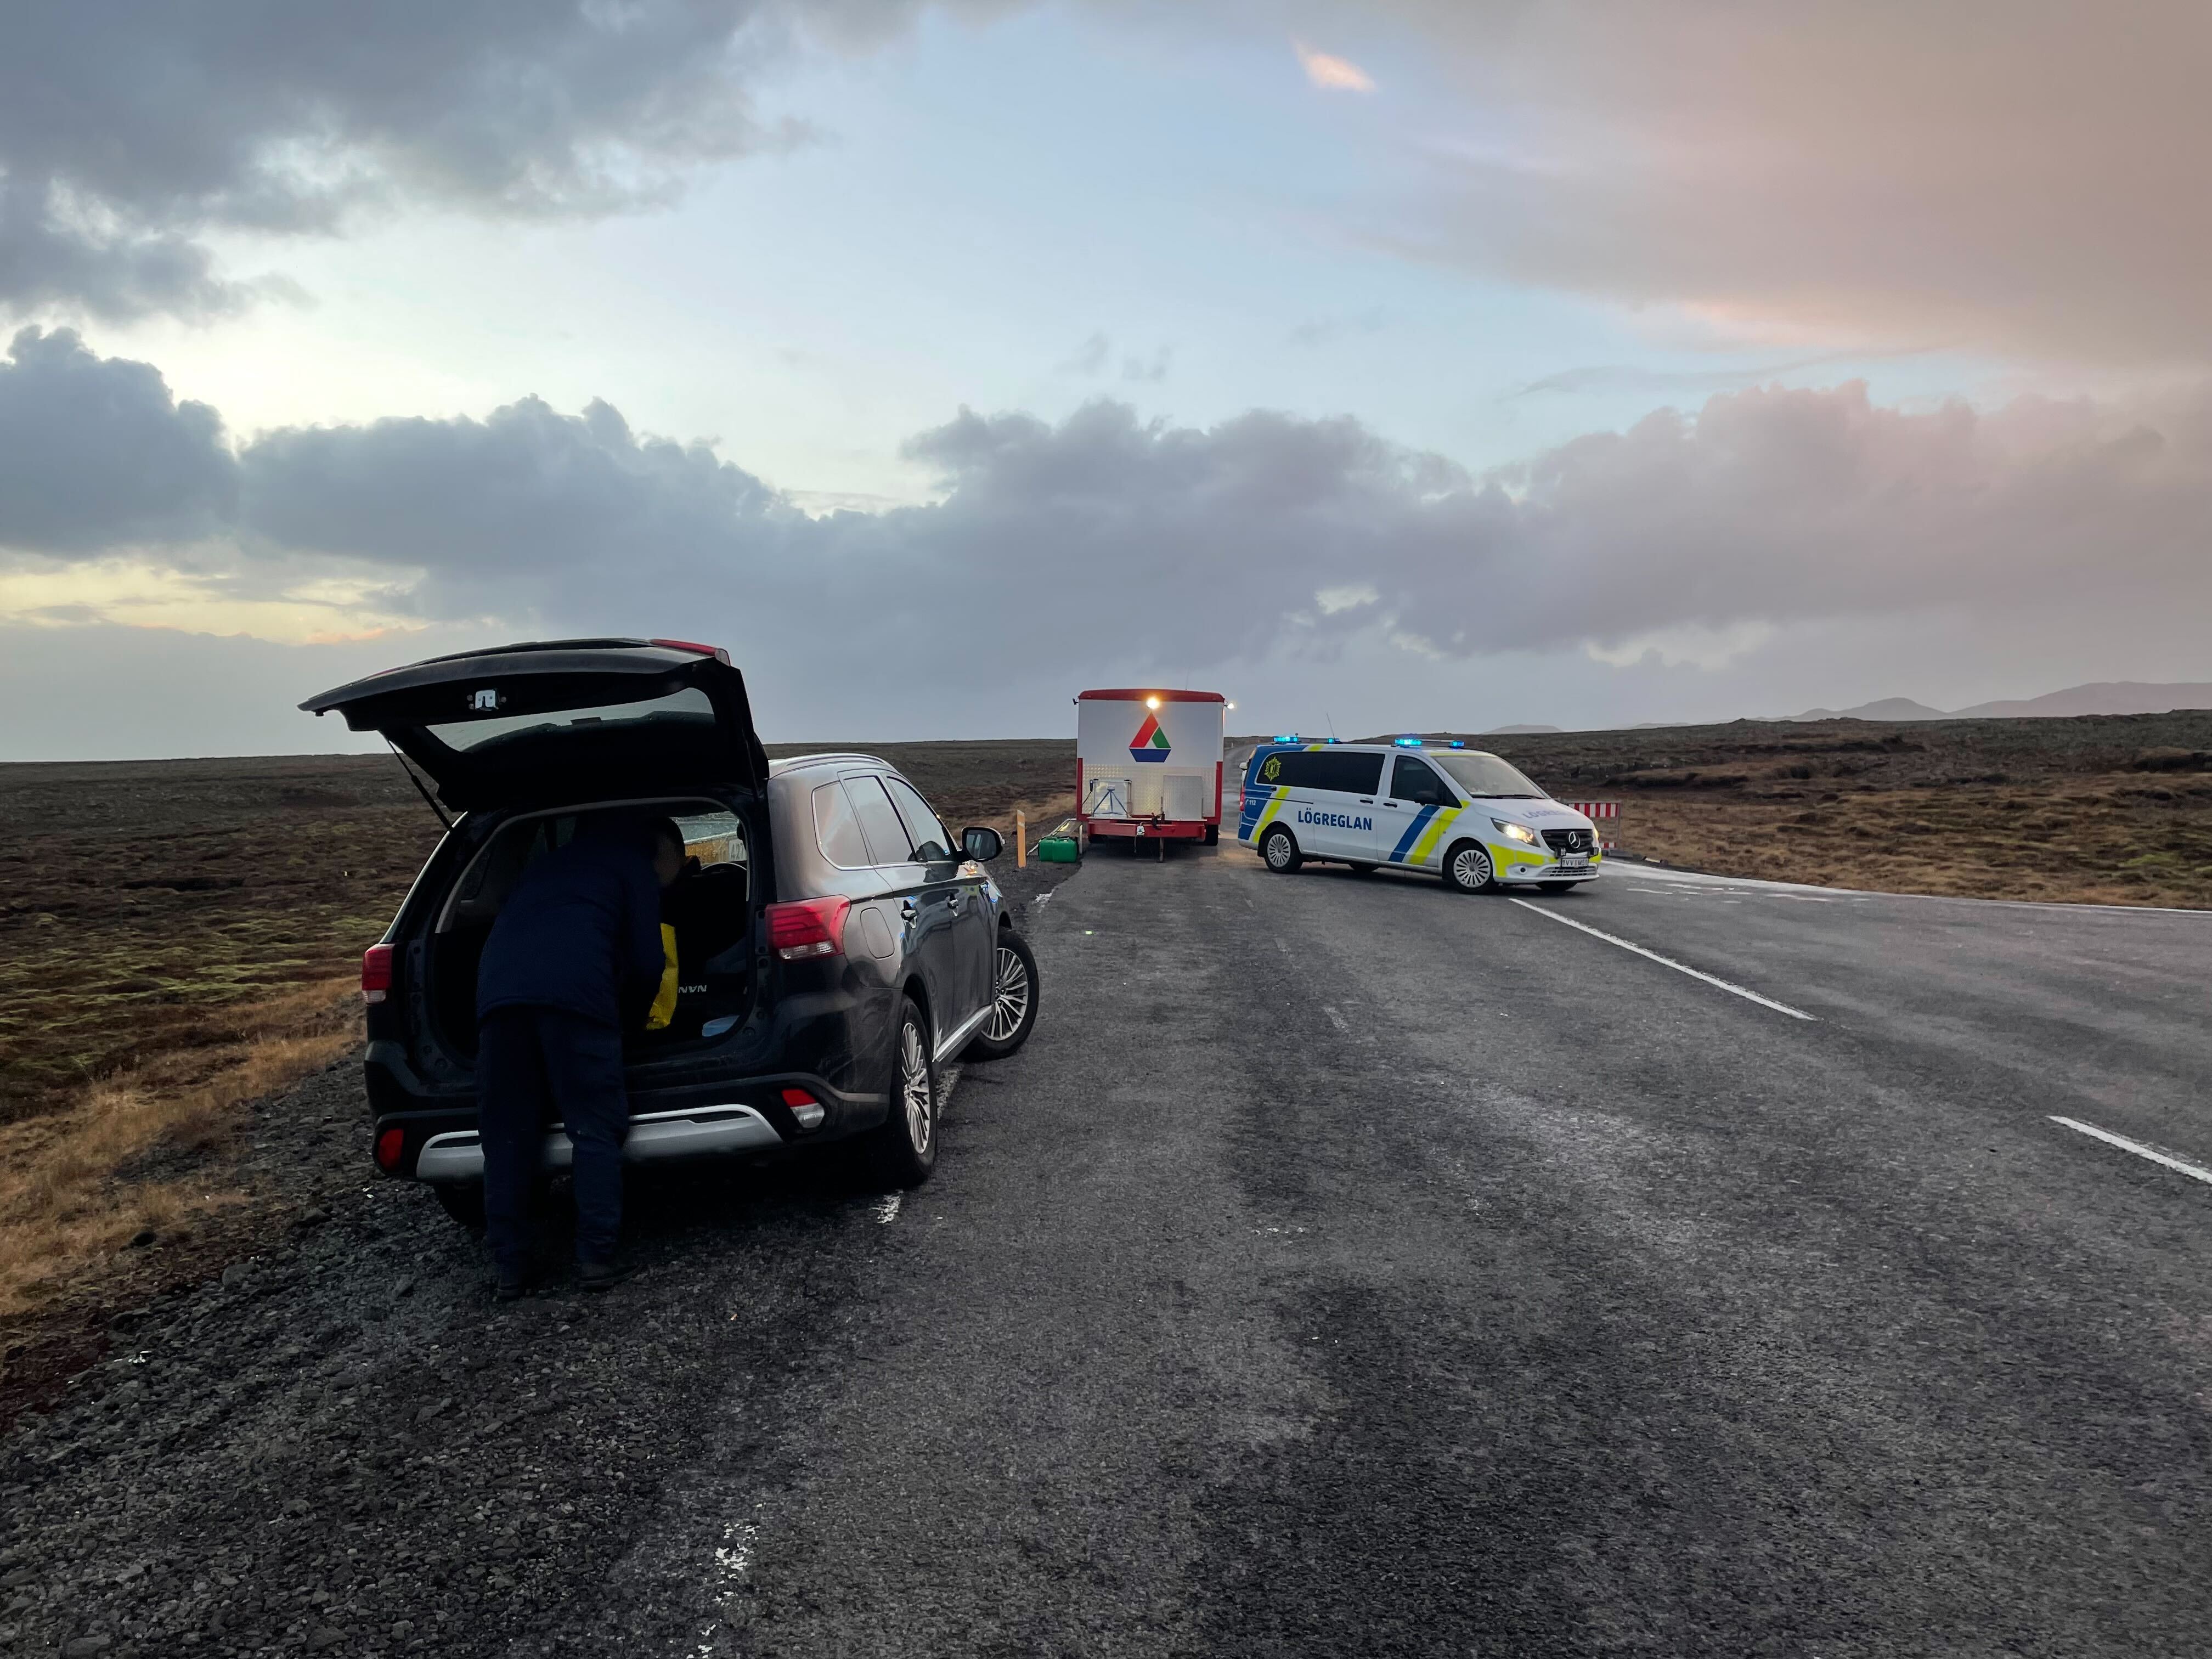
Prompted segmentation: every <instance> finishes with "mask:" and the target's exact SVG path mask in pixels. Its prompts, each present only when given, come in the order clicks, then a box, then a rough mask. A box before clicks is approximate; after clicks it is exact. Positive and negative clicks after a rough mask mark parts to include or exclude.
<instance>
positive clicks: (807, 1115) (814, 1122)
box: [783, 1089, 829, 1129]
mask: <svg viewBox="0 0 2212 1659" xmlns="http://www.w3.org/2000/svg"><path fill="white" fill-rule="evenodd" d="M783 1103H784V1104H785V1105H787V1106H788V1107H790V1108H791V1115H792V1116H793V1117H795V1118H797V1119H798V1120H799V1127H800V1128H802V1129H818V1128H820V1127H822V1120H823V1118H825V1117H827V1116H829V1108H828V1107H826V1106H824V1105H823V1103H821V1102H820V1101H818V1100H817V1099H815V1097H813V1096H812V1095H811V1094H809V1093H807V1092H806V1091H805V1090H804V1089H786V1090H785V1091H783Z"/></svg>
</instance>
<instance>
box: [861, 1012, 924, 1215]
mask: <svg viewBox="0 0 2212 1659" xmlns="http://www.w3.org/2000/svg"><path fill="white" fill-rule="evenodd" d="M938 1099H939V1097H938V1086H937V1062H936V1060H934V1059H933V1058H932V1057H931V1054H930V1043H929V1021H928V1020H927V1019H926V1018H923V1016H922V1012H921V1005H920V1004H919V1003H917V1002H915V1000H914V999H913V998H912V997H907V998H904V999H902V1004H901V1007H900V1010H899V1019H898V1024H896V1027H894V1028H893V1033H892V1036H891V1065H890V1111H889V1112H887V1113H885V1114H884V1121H882V1122H881V1123H880V1124H878V1125H877V1126H876V1127H874V1128H872V1129H871V1130H869V1131H868V1133H866V1134H865V1135H863V1136H862V1137H861V1138H860V1155H861V1159H862V1162H863V1164H865V1166H866V1170H867V1174H868V1176H869V1179H870V1180H871V1181H872V1182H875V1183H876V1184H877V1185H879V1186H884V1187H892V1188H907V1187H919V1186H921V1183H922V1182H925V1181H927V1180H928V1179H929V1172H930V1171H931V1170H934V1169H935V1168H936V1167H937V1143H938V1131H939V1127H941V1126H940V1125H939V1121H938Z"/></svg>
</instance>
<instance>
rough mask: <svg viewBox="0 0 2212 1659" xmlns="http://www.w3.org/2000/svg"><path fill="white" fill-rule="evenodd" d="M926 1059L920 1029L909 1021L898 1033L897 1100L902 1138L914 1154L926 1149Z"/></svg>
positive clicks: (927, 1087) (928, 1092) (927, 1062)
mask: <svg viewBox="0 0 2212 1659" xmlns="http://www.w3.org/2000/svg"><path fill="white" fill-rule="evenodd" d="M929 1096H930V1089H929V1056H928V1055H927V1054H925V1053H924V1052H923V1050H922V1046H921V1027H919V1026H917V1025H916V1024H914V1022H913V1021H911V1020H909V1021H908V1022H907V1025H906V1029H905V1030H902V1032H900V1033H899V1099H900V1102H901V1103H902V1104H903V1105H904V1106H905V1108H906V1137H907V1139H908V1141H910V1142H912V1143H913V1146H914V1149H915V1152H928V1150H929V1137H930V1135H931V1133H932V1129H931V1126H930V1098H929Z"/></svg>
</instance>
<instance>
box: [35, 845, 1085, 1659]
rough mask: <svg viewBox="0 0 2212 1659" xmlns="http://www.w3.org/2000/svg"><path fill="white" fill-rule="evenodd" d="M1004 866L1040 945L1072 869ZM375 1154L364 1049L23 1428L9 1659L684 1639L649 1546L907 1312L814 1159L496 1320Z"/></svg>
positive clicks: (872, 1243)
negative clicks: (878, 1277) (886, 1304)
mask: <svg viewBox="0 0 2212 1659" xmlns="http://www.w3.org/2000/svg"><path fill="white" fill-rule="evenodd" d="M993 873H994V876H995V877H997V878H999V879H1000V884H1001V885H1002V887H1004V888H1005V889H1006V891H1007V896H1008V899H1009V901H1010V902H1011V903H1012V905H1013V907H1014V914H1015V915H1016V917H1017V920H1018V922H1020V923H1022V924H1023V925H1027V923H1028V922H1029V921H1030V920H1031V919H1033V918H1035V917H1036V916H1037V915H1038V914H1039V913H1038V909H1037V907H1038V905H1039V902H1040V901H1042V900H1044V899H1045V896H1046V895H1047V894H1048V893H1050V892H1051V891H1052V890H1053V889H1054V887H1055V886H1057V885H1058V884H1059V883H1060V882H1061V881H1063V880H1065V879H1066V878H1067V876H1068V875H1069V874H1071V873H1073V872H1072V871H1071V870H1070V869H1069V867H1068V866H1036V865H1032V866H1030V869H1029V870H1027V871H1015V870H1013V869H1012V865H1011V861H1010V860H1009V861H1006V867H1005V868H1004V869H1003V870H1001V869H1000V868H999V867H998V866H994V870H993ZM1050 994H1051V991H1050V987H1049V986H1048V989H1047V995H1048V997H1049V996H1050ZM1047 1006H1048V1009H1049V1006H1050V1004H1049V1002H1048V1005H1047ZM952 1110H953V1113H954V1115H955V1116H954V1121H955V1123H956V1124H957V1114H958V1112H959V1110H960V1106H959V1103H958V1102H957V1092H956V1097H955V1103H954V1105H953V1108H952ZM958 1156H959V1152H958V1149H957V1144H956V1146H954V1148H953V1150H952V1151H951V1152H950V1153H949V1157H950V1158H954V1159H957V1158H958ZM240 1158H241V1159H242V1162H243V1164H244V1166H245V1168H246V1170H248V1171H250V1172H252V1174H253V1175H254V1176H255V1177H256V1178H257V1179H258V1180H259V1181H260V1182H262V1183H263V1184H264V1186H265V1188H266V1192H267V1202H266V1204H265V1206H264V1207H262V1208H259V1209H258V1210H257V1211H256V1212H255V1215H256V1217H257V1218H258V1225H256V1226H254V1227H249V1228H242V1229H240V1230H239V1231H236V1232H234V1233H233V1234H230V1235H228V1236H226V1237H224V1238H223V1239H222V1241H221V1242H222V1243H225V1244H227V1245H228V1248H229V1249H230V1250H231V1251H232V1253H233V1255H232V1259H230V1260H229V1261H228V1262H224V1261H222V1260H221V1259H220V1258H219V1257H216V1256H213V1255H206V1254H203V1255H201V1256H200V1257H198V1258H197V1260H200V1261H204V1263H205V1265H206V1268H207V1272H206V1274H205V1276H204V1277H203V1278H202V1279H199V1280H198V1281H197V1282H196V1283H193V1284H191V1285H189V1286H188V1287H185V1288H183V1289H177V1290H172V1291H167V1292H166V1293H163V1294H160V1295H157V1296H155V1297H153V1298H152V1299H150V1300H149V1301H148V1302H146V1303H144V1304H142V1305H138V1306H136V1307H134V1308H131V1309H129V1310H125V1311H124V1312H122V1313H121V1314H120V1315H119V1316H117V1317H116V1318H115V1319H113V1320H112V1322H110V1323H109V1324H108V1326H107V1327H106V1329H105V1330H102V1331H99V1332H96V1333H95V1332H91V1331H87V1332H82V1333H80V1334H79V1335H80V1337H81V1339H82V1340H81V1341H80V1343H79V1345H78V1346H76V1347H74V1348H72V1349H71V1350H70V1352H69V1353H68V1355H67V1356H66V1358H68V1359H69V1360H70V1362H72V1363H74V1364H83V1365H85V1366H86V1369H84V1370H82V1371H81V1372H79V1374H78V1375H76V1377H75V1378H74V1380H73V1381H70V1382H69V1383H66V1384H64V1383H59V1382H58V1379H50V1380H52V1382H53V1388H52V1392H53V1393H55V1394H58V1396H59V1397H58V1400H57V1401H55V1402H54V1403H53V1404H52V1408H51V1409H50V1410H46V1411H43V1412H32V1413H26V1414H25V1415H23V1416H22V1417H21V1418H20V1419H18V1420H17V1421H16V1423H15V1425H14V1427H13V1429H12V1431H10V1432H9V1433H8V1434H7V1436H6V1437H5V1439H4V1440H0V1650H6V1651H20V1652H35V1653H66V1654H70V1655H76V1656H84V1655H91V1654H95V1653H96V1654H103V1655H107V1656H110V1659H124V1656H131V1655H143V1656H149V1659H150V1656H155V1655H162V1656H167V1655H172V1654H175V1653H179V1652H185V1651H203V1652H222V1653H243V1654H254V1653H294V1652H299V1651H301V1650H307V1651H317V1650H329V1651H337V1652H343V1653H347V1654H349V1655H350V1654H362V1655H369V1654H384V1653H390V1654H406V1653H437V1654H441V1655H455V1654H487V1655H490V1654H498V1655H508V1654H529V1653H545V1652H566V1651H577V1652H593V1653H598V1652H605V1651H608V1650H612V1649H616V1648H624V1649H627V1648H628V1647H629V1646H631V1645H633V1644H636V1643H638V1642H641V1641H647V1642H648V1644H649V1641H650V1640H654V1639H663V1638H665V1640H667V1641H670V1642H674V1641H677V1640H678V1638H680V1637H681V1636H682V1634H683V1633H684V1629H685V1628H686V1625H685V1621H686V1620H691V1619H692V1618H693V1617H694V1616H695V1614H696V1610H697V1608H698V1607H699V1605H700V1603H701V1597H702V1589H701V1588H700V1587H701V1585H702V1583H703V1582H704V1581H703V1579H702V1577H700V1576H699V1574H698V1573H697V1572H695V1571H691V1570H690V1568H689V1567H688V1566H687V1567H686V1568H685V1569H684V1571H680V1572H678V1573H677V1575H676V1577H675V1578H674V1579H673V1580H671V1581H669V1582H668V1583H664V1582H663V1580H664V1578H665V1577H666V1572H665V1571H662V1570H661V1569H659V1568H657V1567H654V1566H653V1565H648V1564H645V1563H643V1562H642V1561H641V1560H640V1559H631V1558H632V1556H633V1551H634V1548H635V1543H636V1541H637V1540H638V1539H639V1538H641V1536H645V1535H647V1534H651V1533H653V1531H654V1530H655V1528H657V1527H659V1525H660V1524H661V1523H662V1522H664V1521H665V1514H666V1512H667V1511H668V1510H669V1509H670V1507H671V1505H675V1504H678V1503H679V1501H680V1489H682V1488H683V1487H684V1486H685V1484H686V1483H688V1482H690V1481H692V1480H696V1473H697V1472H698V1471H700V1470H703V1469H713V1468H719V1467H720V1466H721V1465H722V1464H723V1463H724V1462H726V1460H728V1459H730V1458H732V1457H738V1456H744V1455H749V1454H750V1452H752V1451H754V1450H757V1449H759V1448H760V1447H761V1446H762V1444H763V1436H764V1435H766V1434H767V1433H768V1432H769V1425H770V1424H771V1423H772V1421H773V1419H774V1417H775V1413H776V1412H777V1411H778V1410H779V1409H780V1407H779V1404H778V1402H779V1401H781V1400H782V1399H783V1398H784V1397H786V1395H787V1393H788V1391H789V1389H791V1387H792V1386H793V1384H794V1382H795V1380H797V1379H803V1378H804V1377H805V1376H807V1375H808V1374H809V1372H810V1370H813V1369H816V1368H819V1367H823V1366H834V1364H836V1355H837V1353H838V1352H839V1351H840V1348H841V1346H849V1344H850V1343H851V1342H852V1341H853V1340H854V1333H855V1332H858V1331H863V1330H866V1329H867V1328H869V1327H870V1325H871V1322H872V1321H874V1320H875V1319H877V1318H878V1313H876V1312H875V1311H873V1310H871V1308H870V1307H869V1305H868V1304H867V1303H866V1299H865V1298H864V1297H859V1296H858V1295H857V1294H856V1291H855V1285H856V1282H857V1276H858V1275H859V1274H860V1273H861V1272H862V1271H863V1270H864V1269H865V1267H866V1265H867V1264H868V1263H869V1262H870V1261H872V1259H874V1258H875V1257H877V1256H878V1255H880V1254H881V1253H882V1252H884V1250H885V1249H890V1248H892V1241H891V1239H890V1235H888V1234H887V1233H886V1231H885V1230H884V1227H883V1226H882V1225H881V1224H880V1222H879V1221H878V1211H879V1210H880V1209H881V1207H882V1206H883V1204H884V1198H883V1195H882V1194H875V1193H869V1192H866V1191H861V1190H857V1189H855V1188H854V1187H853V1186H852V1185H851V1184H850V1183H849V1182H848V1181H847V1180H846V1179H845V1178H844V1176H842V1174H841V1173H840V1172H838V1171H836V1170H832V1169H829V1168H827V1167H823V1166H817V1165H815V1164H810V1163H807V1162H805V1161H803V1160H796V1159H793V1160H785V1161H781V1162H779V1163H772V1164H762V1165H753V1166H737V1167H726V1168H724V1169H722V1170H716V1171H706V1172H700V1173H695V1174H690V1175H686V1176H678V1177H674V1178H669V1177H662V1178H659V1179H655V1180H651V1181H646V1180H640V1181H637V1182H633V1186H632V1192H631V1197H630V1201H629V1208H630V1213H631V1221H630V1225H629V1229H628V1231H629V1240H628V1248H629V1249H631V1250H632V1252H633V1253H634V1254H635V1256H636V1257H637V1259H638V1260H639V1261H641V1264H642V1265H643V1267H644V1272H643V1273H641V1275H640V1277H639V1278H638V1279H635V1280H634V1281H632V1282H631V1283H630V1284H629V1285H625V1286H623V1288H622V1289H621V1290H619V1291H616V1292H614V1293H612V1294H611V1295H609V1296H605V1297H586V1296H584V1295H581V1294H580V1293H577V1292H576V1291H574V1290H573V1289H572V1288H569V1287H568V1286H567V1285H565V1284H562V1285H556V1286H555V1287H554V1288H553V1289H551V1290H550V1291H549V1292H548V1293H546V1294H544V1295H541V1296H538V1297H532V1298H530V1299H528V1300H526V1301H525V1302H523V1303H521V1304H517V1305H515V1306H513V1307H507V1308H501V1307H497V1306H495V1304H492V1303H491V1302H490V1300H489V1295H488V1292H487V1283H488V1280H487V1271H488V1270H487V1268H486V1267H485V1265H484V1262H483V1255H482V1251H481V1247H480V1246H479V1245H478V1244H477V1242H476V1241H475V1240H473V1239H471V1238H470V1237H468V1236H467V1235H465V1233H463V1232H462V1231H459V1229H458V1228H456V1227H455V1226H454V1225H453V1224H452V1223H451V1222H450V1221H449V1220H448V1219H447V1218H446V1216H445V1215H444V1214H443V1212H441V1210H440V1209H439V1207H438V1205H437V1203H436V1200H435V1198H434V1197H433V1195H432V1194H430V1193H429V1192H428V1190H427V1189H424V1188H417V1187H414V1186H411V1185H399V1184H396V1183H392V1182H384V1181H380V1180H377V1179H374V1177H373V1176H370V1175H369V1171H370V1169H371V1164H370V1161H369V1148H368V1125H367V1121H366V1118H365V1116H364V1115H363V1108H362V1099H361V1087H360V1081H359V1072H358V1066H357V1063H356V1061H353V1060H347V1061H344V1062H342V1063H340V1064H338V1065H336V1066H331V1067H330V1068H328V1069H327V1070H325V1071H324V1072H322V1073H319V1074H318V1075H316V1076H314V1077H313V1078H311V1079H308V1080H307V1082H306V1083H305V1084H303V1085H301V1086H300V1087H299V1088H297V1089H295V1090H293V1091H290V1092H289V1093H287V1094H285V1095H283V1096H282V1097H277V1098H276V1099H273V1100H269V1101H264V1102H262V1103H258V1105H257V1106H256V1107H255V1108H254V1109H253V1121H252V1126H251V1128H250V1130H249V1131H248V1132H247V1133H246V1136H245V1145H244V1146H243V1149H242V1151H241V1152H240ZM555 1242H556V1243H557V1242H558V1241H555ZM218 1267H219V1268H220V1271H219V1272H217V1271H216V1269H217V1268H218ZM103 1350H104V1352H103ZM668 1571H675V1570H674V1569H673V1568H671V1569H669V1570H668Z"/></svg>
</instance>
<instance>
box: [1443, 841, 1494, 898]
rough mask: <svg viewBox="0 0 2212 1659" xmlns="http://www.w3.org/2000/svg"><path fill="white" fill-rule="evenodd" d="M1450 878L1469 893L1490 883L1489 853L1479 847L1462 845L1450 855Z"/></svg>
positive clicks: (1477, 891) (1475, 891) (1478, 890)
mask: <svg viewBox="0 0 2212 1659" xmlns="http://www.w3.org/2000/svg"><path fill="white" fill-rule="evenodd" d="M1452 880H1453V881H1454V883H1455V884H1457V885H1459V886H1461V887H1463V888H1465V889H1466V890H1468V892H1470V893H1479V892H1480V891H1481V890H1483V889H1484V888H1486V887H1487V886H1489V885H1490V854H1487V853H1486V852H1484V851H1483V850H1482V848H1480V847H1462V848H1460V849H1459V851H1458V852H1456V853H1455V854H1453V855H1452Z"/></svg>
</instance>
